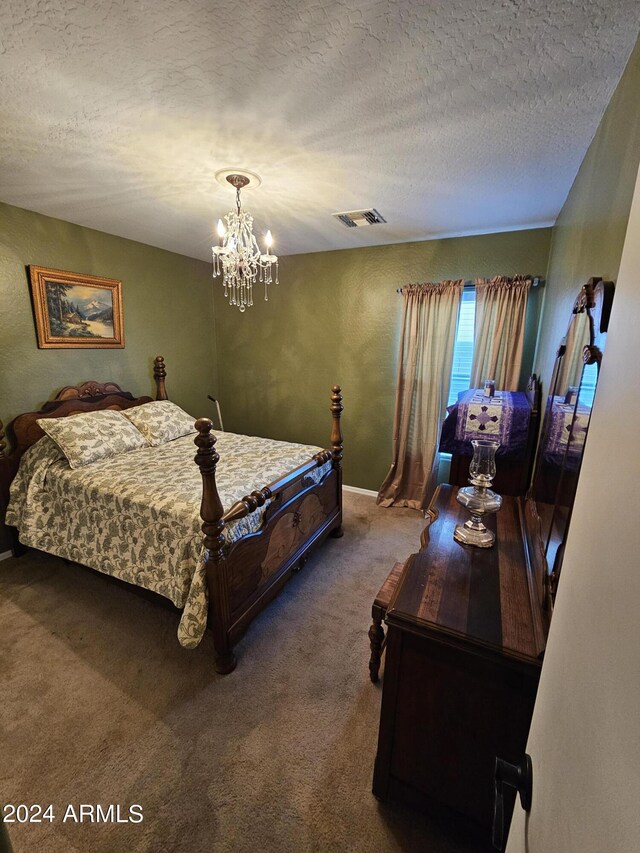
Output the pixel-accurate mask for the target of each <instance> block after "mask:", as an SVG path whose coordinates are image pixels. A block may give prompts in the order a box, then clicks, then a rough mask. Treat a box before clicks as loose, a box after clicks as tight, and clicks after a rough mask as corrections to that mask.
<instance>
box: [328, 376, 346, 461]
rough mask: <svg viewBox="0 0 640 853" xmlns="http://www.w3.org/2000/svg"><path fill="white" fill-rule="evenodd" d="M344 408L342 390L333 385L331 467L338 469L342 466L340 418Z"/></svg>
mask: <svg viewBox="0 0 640 853" xmlns="http://www.w3.org/2000/svg"><path fill="white" fill-rule="evenodd" d="M343 411H344V406H343V405H342V388H341V387H340V386H339V385H334V386H333V388H332V389H331V415H332V417H333V424H332V428H331V447H332V448H333V467H334V468H340V467H341V465H342V448H343V439H342V428H341V425H340V418H341V416H342V412H343Z"/></svg>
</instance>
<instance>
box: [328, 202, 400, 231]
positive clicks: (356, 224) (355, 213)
mask: <svg viewBox="0 0 640 853" xmlns="http://www.w3.org/2000/svg"><path fill="white" fill-rule="evenodd" d="M332 215H333V216H335V217H336V219H339V220H340V222H342V224H343V225H346V226H347V228H360V227H362V226H363V225H379V224H380V223H381V222H386V221H387V220H386V219H385V218H384V216H381V215H380V214H379V213H378V211H377V210H376V209H375V208H373V207H372V208H369V209H368V210H346V211H345V212H344V213H334V214H332Z"/></svg>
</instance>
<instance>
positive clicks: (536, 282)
mask: <svg viewBox="0 0 640 853" xmlns="http://www.w3.org/2000/svg"><path fill="white" fill-rule="evenodd" d="M543 285H544V279H542V278H540V277H539V276H537V275H536V276H533V277H532V278H531V286H532V287H542V286H543ZM464 286H465V287H475V282H474V281H465V283H464ZM405 287H406V285H405ZM396 293H402V288H401V287H396Z"/></svg>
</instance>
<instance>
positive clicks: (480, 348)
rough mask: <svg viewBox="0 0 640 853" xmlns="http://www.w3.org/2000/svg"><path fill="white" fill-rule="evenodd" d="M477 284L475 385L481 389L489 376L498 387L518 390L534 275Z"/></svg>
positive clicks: (501, 277) (474, 354) (491, 280)
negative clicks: (528, 295)
mask: <svg viewBox="0 0 640 853" xmlns="http://www.w3.org/2000/svg"><path fill="white" fill-rule="evenodd" d="M475 286H476V321H475V333H474V340H473V362H472V365H471V387H472V388H481V387H482V384H483V382H484V380H485V379H494V380H495V383H496V389H501V390H503V391H517V390H518V381H519V379H520V368H521V366H522V349H523V346H524V327H525V315H526V311H527V294H528V293H529V288H530V287H531V278H529V277H525V276H515V277H513V278H507V277H506V276H496V277H495V278H491V279H484V278H479V279H476V282H475Z"/></svg>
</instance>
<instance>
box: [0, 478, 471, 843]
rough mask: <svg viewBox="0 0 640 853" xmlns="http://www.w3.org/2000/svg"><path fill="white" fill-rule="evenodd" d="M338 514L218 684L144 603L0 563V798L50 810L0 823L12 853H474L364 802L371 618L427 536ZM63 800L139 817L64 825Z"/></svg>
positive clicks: (415, 524) (25, 561)
mask: <svg viewBox="0 0 640 853" xmlns="http://www.w3.org/2000/svg"><path fill="white" fill-rule="evenodd" d="M345 504H346V506H345V516H346V517H345V536H344V538H343V539H340V540H329V541H328V542H327V543H326V545H325V546H324V547H323V548H322V549H321V550H320V551H319V552H317V553H316V555H314V557H313V558H312V559H310V560H309V562H308V563H307V565H306V566H305V568H304V570H303V571H302V573H301V574H299V575H298V576H297V577H295V578H294V579H293V580H292V581H291V582H290V583H289V584H288V586H287V587H286V589H285V590H284V591H283V592H282V593H281V595H280V597H279V598H278V599H277V600H276V601H275V602H273V603H272V604H271V605H270V607H269V608H268V609H267V610H266V611H265V612H264V613H263V614H262V615H261V616H260V617H259V618H258V619H257V620H256V621H255V622H254V623H253V625H252V626H251V628H250V629H249V631H248V633H247V635H246V636H245V638H244V640H243V641H242V642H241V644H240V645H239V647H238V657H239V663H238V668H237V669H236V671H235V672H234V673H232V674H231V675H229V676H226V677H222V676H218V675H216V673H215V672H214V669H213V666H212V654H213V648H212V642H211V638H210V636H207V637H206V638H205V640H204V641H203V643H202V644H201V645H200V647H199V648H198V649H196V650H194V651H188V650H186V649H182V648H181V647H180V646H179V645H178V642H177V639H176V629H177V625H178V617H177V612H175V611H172V610H171V609H166V608H165V607H164V606H162V605H161V604H160V603H158V602H156V601H152V600H147V599H145V598H143V597H141V596H139V595H137V594H136V593H134V592H132V591H131V590H130V589H128V588H126V587H124V586H120V585H117V584H115V583H113V582H112V581H110V580H109V579H107V578H104V577H102V576H100V575H97V574H95V573H92V572H90V571H87V570H85V569H82V568H81V567H79V566H75V565H67V564H65V563H64V562H63V561H62V560H58V559H56V558H53V557H49V556H46V555H42V554H38V553H35V552H32V553H29V554H28V555H27V556H25V557H23V558H22V559H20V560H8V561H6V562H3V563H0V650H1V658H0V684H1V685H2V693H1V704H0V722H1V725H2V734H1V739H2V743H1V744H0V746H1V749H0V800H4V802H12V803H20V802H22V803H27V804H30V803H39V804H43V805H46V804H49V803H52V804H53V807H54V813H55V815H56V820H55V822H53V823H47V822H45V823H41V824H29V825H24V826H18V825H15V824H14V825H11V826H9V832H10V836H11V840H12V843H13V846H14V850H15V851H16V853H23V851H34V850H38V851H46V853H48V851H51V853H57V851H65V853H70V851H83V853H85V851H91V853H106V851H109V853H111V851H118V853H119V851H127V852H128V851H182V850H189V851H196V853H200V851H253V850H255V851H279V853H288V851H292V853H293V851H295V853H303V851H325V850H327V851H363V853H364V851H366V853H378V851H380V853H381V852H382V851H396V850H408V851H423V850H424V851H438V853H440V851H447V853H448V851H459V850H469V849H471V848H470V847H466V846H464V845H463V842H462V841H461V840H460V839H458V840H455V839H453V838H452V837H450V836H449V835H448V834H445V832H444V830H441V829H438V828H437V827H436V826H434V825H432V824H431V823H430V822H429V821H428V820H427V819H426V818H425V817H423V816H422V815H421V814H419V813H417V812H414V811H411V810H408V809H404V808H401V807H398V806H389V805H384V806H383V805H381V804H379V803H378V801H377V800H376V799H375V798H374V797H373V795H372V794H371V777H372V769H373V761H374V756H375V750H376V740H377V729H378V717H379V711H380V695H381V691H380V687H379V686H378V687H376V686H374V685H373V684H371V683H370V681H369V678H368V670H367V661H368V641H367V629H368V626H369V615H370V606H371V601H372V600H373V597H374V595H375V593H376V592H377V590H378V588H379V586H380V583H381V582H382V580H383V579H384V578H385V577H386V574H387V573H388V571H389V570H390V569H391V567H392V566H393V563H394V562H395V561H396V560H398V559H403V558H405V557H406V556H407V555H408V554H409V553H411V552H412V551H414V550H416V547H417V544H418V536H419V532H420V530H421V528H422V524H423V522H422V519H421V517H420V516H419V515H418V514H417V513H415V512H411V511H409V510H383V509H380V508H377V507H376V506H375V504H374V501H373V499H372V498H369V497H364V496H356V495H353V494H348V495H346V496H345ZM69 803H71V804H73V805H75V806H77V805H78V804H80V803H86V804H92V803H101V804H103V806H104V805H107V804H110V803H114V804H115V803H117V804H120V805H121V806H122V807H123V810H122V812H123V814H126V812H127V809H128V807H129V805H130V804H132V803H138V804H140V805H141V806H142V808H143V813H144V820H143V822H142V823H139V824H130V823H121V824H86V823H83V824H77V823H73V822H69V821H68V822H67V823H62V816H63V814H64V812H65V808H66V806H67V804H69Z"/></svg>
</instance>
